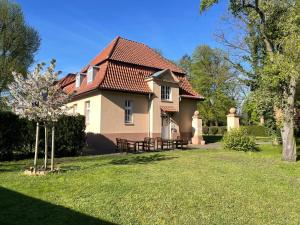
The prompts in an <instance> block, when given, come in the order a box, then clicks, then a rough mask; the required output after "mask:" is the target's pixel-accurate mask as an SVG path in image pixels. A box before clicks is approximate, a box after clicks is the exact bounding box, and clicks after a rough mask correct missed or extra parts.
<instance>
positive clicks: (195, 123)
mask: <svg viewBox="0 0 300 225" xmlns="http://www.w3.org/2000/svg"><path fill="white" fill-rule="evenodd" d="M192 119H193V120H192V129H193V137H192V144H195V145H199V144H200V145H204V144H205V141H204V140H203V136H202V134H203V133H202V119H201V118H200V116H199V112H198V111H195V112H194V115H193V117H192Z"/></svg>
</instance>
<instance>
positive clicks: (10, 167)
mask: <svg viewBox="0 0 300 225" xmlns="http://www.w3.org/2000/svg"><path fill="white" fill-rule="evenodd" d="M26 166H27V164H26V163H6V162H5V163H3V162H0V172H17V171H22V170H24V168H26Z"/></svg>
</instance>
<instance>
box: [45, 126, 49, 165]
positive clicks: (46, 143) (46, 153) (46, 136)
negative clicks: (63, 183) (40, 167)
mask: <svg viewBox="0 0 300 225" xmlns="http://www.w3.org/2000/svg"><path fill="white" fill-rule="evenodd" d="M47 162H48V131H47V125H46V124H45V161H44V168H45V170H47Z"/></svg>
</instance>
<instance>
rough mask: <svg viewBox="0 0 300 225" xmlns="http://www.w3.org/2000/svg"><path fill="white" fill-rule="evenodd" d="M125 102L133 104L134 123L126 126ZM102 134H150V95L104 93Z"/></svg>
mask: <svg viewBox="0 0 300 225" xmlns="http://www.w3.org/2000/svg"><path fill="white" fill-rule="evenodd" d="M125 100H131V101H132V103H133V106H132V110H133V115H132V116H133V123H132V124H125V121H124V117H125V112H124V106H125ZM101 106H102V109H103V110H102V113H101V133H102V134H106V133H109V134H112V133H148V131H149V120H148V95H141V94H133V93H126V92H116V91H102V101H101Z"/></svg>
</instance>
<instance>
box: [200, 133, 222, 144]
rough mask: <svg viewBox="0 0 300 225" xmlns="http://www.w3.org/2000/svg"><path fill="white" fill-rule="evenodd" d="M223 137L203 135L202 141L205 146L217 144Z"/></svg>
mask: <svg viewBox="0 0 300 225" xmlns="http://www.w3.org/2000/svg"><path fill="white" fill-rule="evenodd" d="M222 138H223V136H221V135H203V139H204V141H205V143H206V144H211V143H217V142H220V141H222Z"/></svg>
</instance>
